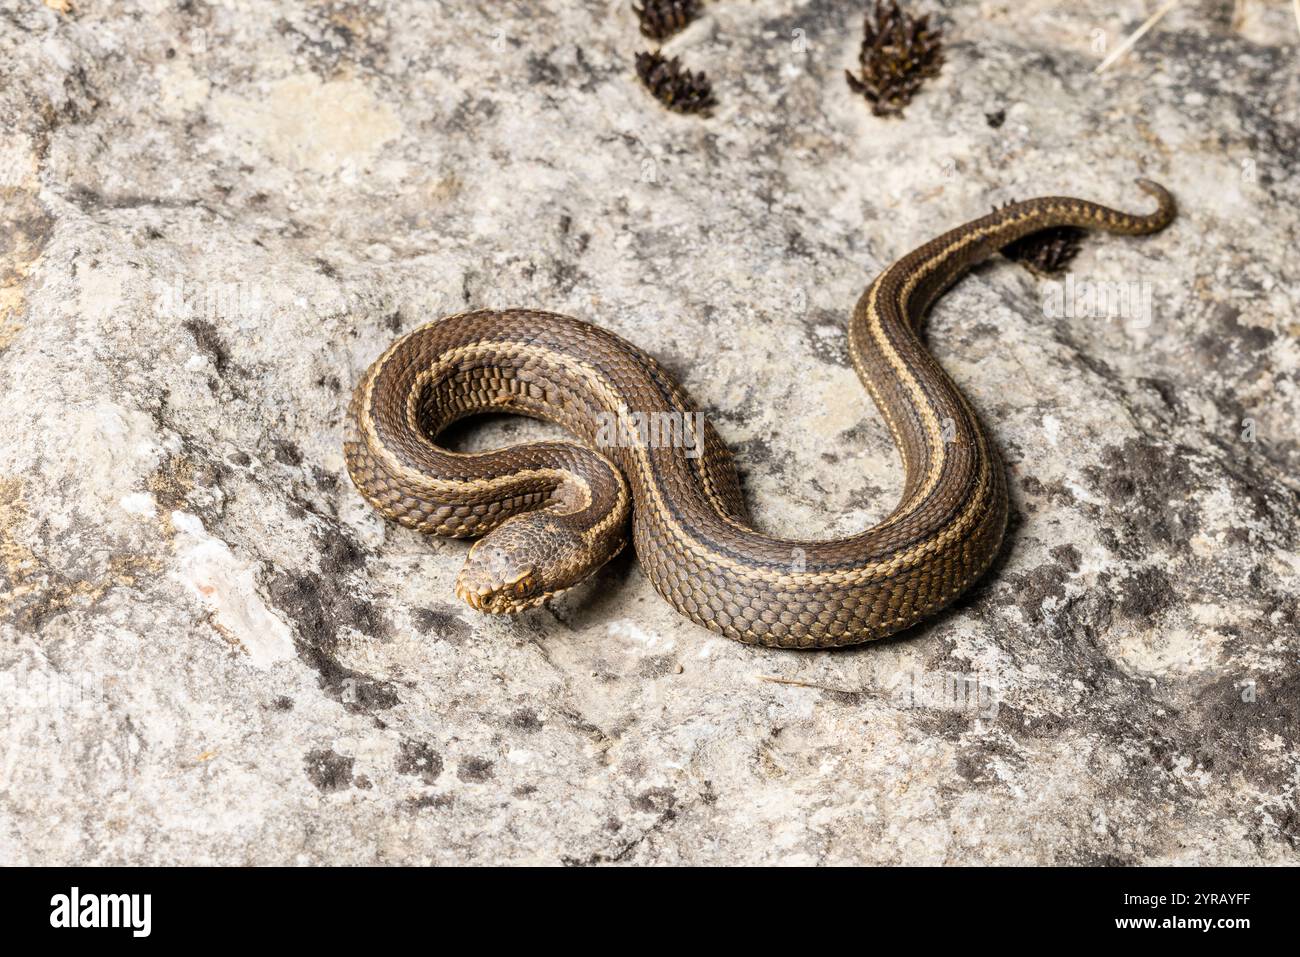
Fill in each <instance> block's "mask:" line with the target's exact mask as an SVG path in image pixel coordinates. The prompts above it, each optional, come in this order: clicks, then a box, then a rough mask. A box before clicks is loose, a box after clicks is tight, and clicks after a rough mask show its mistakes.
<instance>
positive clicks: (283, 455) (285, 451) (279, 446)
mask: <svg viewBox="0 0 1300 957" xmlns="http://www.w3.org/2000/svg"><path fill="white" fill-rule="evenodd" d="M271 454H272V455H274V456H275V460H276V461H277V462H279V463H280V464H281V465H292V466H294V467H295V468H296V467H297V466H299V465H302V450H301V449H300V448H298V446H297V445H295V444H294V443H293V442H291V441H290V440H288V439H272V440H271Z"/></svg>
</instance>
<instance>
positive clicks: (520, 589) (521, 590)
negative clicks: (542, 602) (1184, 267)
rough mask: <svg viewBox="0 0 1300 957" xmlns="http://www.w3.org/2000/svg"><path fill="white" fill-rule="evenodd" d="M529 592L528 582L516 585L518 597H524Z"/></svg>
mask: <svg viewBox="0 0 1300 957" xmlns="http://www.w3.org/2000/svg"><path fill="white" fill-rule="evenodd" d="M527 592H528V582H526V581H520V582H516V583H515V594H516V595H521V596H522V595H525V594H527Z"/></svg>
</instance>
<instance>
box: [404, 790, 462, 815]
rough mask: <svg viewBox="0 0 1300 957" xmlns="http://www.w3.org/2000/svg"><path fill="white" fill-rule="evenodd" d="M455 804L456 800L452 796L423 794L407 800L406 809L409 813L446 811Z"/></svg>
mask: <svg viewBox="0 0 1300 957" xmlns="http://www.w3.org/2000/svg"><path fill="white" fill-rule="evenodd" d="M454 803H455V800H454V799H453V798H452V796H451V795H450V794H421V795H420V796H419V797H413V798H407V800H406V809H407V810H408V811H425V810H429V809H433V810H438V811H446V810H449V809H450V808H451V806H452V805H453V804H454Z"/></svg>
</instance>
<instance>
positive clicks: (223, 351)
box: [182, 319, 230, 375]
mask: <svg viewBox="0 0 1300 957" xmlns="http://www.w3.org/2000/svg"><path fill="white" fill-rule="evenodd" d="M182 325H183V326H184V327H185V331H186V332H188V333H189V334H190V335H191V336H192V337H193V338H194V344H195V345H196V346H198V347H199V351H200V352H202V353H203V354H204V355H205V356H207V357H208V361H209V362H211V363H212V368H214V369H216V370H217V373H218V374H220V375H225V373H226V370H227V369H229V368H230V351H229V350H228V349H227V348H226V344H225V343H224V342H222V341H221V336H220V335H219V334H218V333H217V327H216V326H214V325H213V324H212V323H210V322H208V320H206V319H186V320H185V321H184V322H183V323H182Z"/></svg>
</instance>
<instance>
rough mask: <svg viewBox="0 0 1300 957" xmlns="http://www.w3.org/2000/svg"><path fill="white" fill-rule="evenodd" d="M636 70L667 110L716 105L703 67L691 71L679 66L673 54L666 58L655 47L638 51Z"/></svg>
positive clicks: (693, 109)
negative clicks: (696, 70) (695, 71)
mask: <svg viewBox="0 0 1300 957" xmlns="http://www.w3.org/2000/svg"><path fill="white" fill-rule="evenodd" d="M636 74H637V76H639V77H640V78H641V82H642V83H644V84H645V86H646V89H648V90H649V91H650V92H651V93H653V94H654V95H655V99H657V100H658V101H659V102H660V103H662V104H663V105H664V106H666V107H668V109H670V110H675V111H677V112H678V113H705V112H707V111H708V110H710V109H712V108H713V107H714V106H716V105H717V101H716V100H715V99H714V98H713V85H712V84H711V83H709V79H708V77H706V76H705V75H704V71H703V70H701V71H699V72H697V73H692V72H691V71H690V70H686V69H683V68H682V65H681V62H680V61H679V60H678V59H677V57H673V58H672V59H671V60H669V59H667V58H665V57H664V55H663V54H662V53H660V52H659V51H658V50H656V51H654V52H653V53H651V52H649V51H648V50H647V51H645V52H643V53H638V54H637V55H636Z"/></svg>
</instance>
